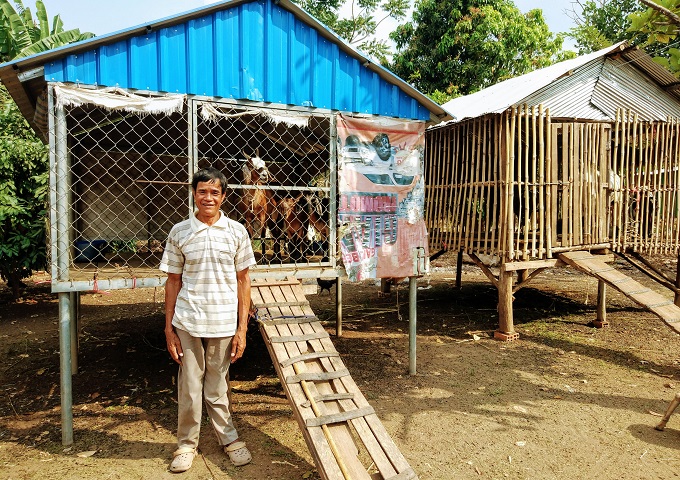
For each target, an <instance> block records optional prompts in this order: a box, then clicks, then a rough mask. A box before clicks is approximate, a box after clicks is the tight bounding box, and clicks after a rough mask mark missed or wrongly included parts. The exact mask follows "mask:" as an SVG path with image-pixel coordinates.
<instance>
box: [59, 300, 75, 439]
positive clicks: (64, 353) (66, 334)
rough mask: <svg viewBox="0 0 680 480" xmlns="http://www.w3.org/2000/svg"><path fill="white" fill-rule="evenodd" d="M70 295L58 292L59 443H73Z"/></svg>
mask: <svg viewBox="0 0 680 480" xmlns="http://www.w3.org/2000/svg"><path fill="white" fill-rule="evenodd" d="M70 297H71V295H70V294H69V293H60V294H59V363H60V367H61V368H60V370H61V374H60V380H61V443H62V445H71V444H73V391H72V388H71V387H72V383H71V375H72V373H71V323H72V319H71V305H70V304H71V300H70Z"/></svg>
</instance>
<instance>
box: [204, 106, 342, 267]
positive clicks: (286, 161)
mask: <svg viewBox="0 0 680 480" xmlns="http://www.w3.org/2000/svg"><path fill="white" fill-rule="evenodd" d="M196 132H197V135H196V148H197V155H198V168H204V167H207V166H213V167H215V168H217V169H219V170H221V171H222V172H224V173H225V175H226V176H227V182H228V186H229V190H228V193H227V198H226V201H225V203H224V205H223V207H222V210H223V211H224V212H225V213H226V214H227V215H228V216H229V217H230V218H232V219H234V220H237V221H240V222H241V223H243V224H244V225H245V226H246V228H247V229H248V232H249V233H250V236H251V239H252V241H253V250H254V251H255V256H256V259H257V261H258V264H259V265H264V266H267V267H278V266H286V265H290V264H295V265H296V266H300V265H302V266H306V265H311V264H319V263H322V262H325V263H327V262H328V261H329V257H330V253H329V247H330V243H329V238H330V236H329V233H330V215H329V212H330V211H331V195H330V192H331V175H330V140H329V139H330V136H329V132H330V117H329V116H312V115H309V114H307V113H301V112H293V111H286V110H273V109H267V110H264V109H253V108H246V107H242V106H239V105H234V104H219V103H216V102H201V103H200V104H199V105H198V120H197V127H196Z"/></svg>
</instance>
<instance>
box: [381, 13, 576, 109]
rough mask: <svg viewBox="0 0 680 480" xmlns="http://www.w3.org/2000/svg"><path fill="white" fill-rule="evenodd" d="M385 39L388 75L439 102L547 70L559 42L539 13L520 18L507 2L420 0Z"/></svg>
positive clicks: (554, 58)
mask: <svg viewBox="0 0 680 480" xmlns="http://www.w3.org/2000/svg"><path fill="white" fill-rule="evenodd" d="M390 38H392V40H393V41H394V42H395V43H396V46H397V53H396V54H395V56H394V59H393V61H392V63H391V65H390V68H391V69H392V71H394V72H395V73H396V74H397V75H400V76H401V77H402V78H404V79H406V80H407V81H409V82H410V83H412V84H413V85H414V86H416V87H417V88H419V89H420V90H422V91H424V92H426V93H428V94H430V95H431V96H432V97H433V98H437V99H438V100H439V101H442V100H443V99H447V98H451V97H454V96H458V95H466V94H469V93H473V92H475V91H477V90H480V89H482V88H485V87H487V86H490V85H493V84H495V83H497V82H499V81H502V80H506V79H508V78H511V77H514V76H517V75H522V74H524V73H527V72H529V71H532V70H535V69H537V68H542V67H545V66H548V65H550V64H552V63H554V61H556V60H558V59H560V58H561V57H560V52H561V48H562V41H563V38H562V36H560V35H554V34H552V33H551V32H550V30H549V28H548V25H547V24H546V23H545V20H544V19H543V14H542V11H541V10H540V9H536V10H531V11H530V12H528V13H526V14H523V13H522V12H521V11H520V10H519V9H517V7H515V5H514V3H513V2H512V1H511V0H476V1H475V0H419V1H417V3H416V6H415V10H414V12H413V18H412V21H411V22H408V23H406V24H404V25H401V26H399V27H398V28H397V30H396V31H394V32H393V33H392V34H391V35H390Z"/></svg>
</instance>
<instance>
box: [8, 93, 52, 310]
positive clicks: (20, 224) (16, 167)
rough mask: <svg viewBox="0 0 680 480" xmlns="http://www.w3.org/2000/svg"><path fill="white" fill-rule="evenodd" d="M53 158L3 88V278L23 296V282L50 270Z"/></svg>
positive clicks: (17, 293)
mask: <svg viewBox="0 0 680 480" xmlns="http://www.w3.org/2000/svg"><path fill="white" fill-rule="evenodd" d="M47 167H48V155H47V147H46V146H45V145H43V143H42V142H41V141H40V140H39V139H38V138H37V137H36V136H35V134H34V133H33V130H31V127H30V126H29V125H28V123H27V122H26V120H25V119H24V117H23V116H22V115H21V112H19V109H18V107H17V106H16V104H15V103H14V101H13V100H12V99H11V98H10V96H9V94H8V93H7V90H6V89H5V87H0V274H1V275H2V277H3V278H5V279H6V280H7V282H8V284H9V285H10V286H11V287H12V288H13V293H14V297H15V298H17V297H18V296H19V285H20V284H21V279H22V278H24V277H26V276H28V275H30V274H31V272H32V271H33V270H34V269H39V268H44V267H45V221H46V206H45V205H46V197H47V187H48V185H47V183H48V175H47V171H48V170H47Z"/></svg>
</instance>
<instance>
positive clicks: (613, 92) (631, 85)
mask: <svg viewBox="0 0 680 480" xmlns="http://www.w3.org/2000/svg"><path fill="white" fill-rule="evenodd" d="M650 61H651V60H650ZM655 65H656V64H655ZM667 73H668V75H670V77H671V78H673V79H675V77H674V76H673V75H671V74H670V72H667ZM657 78H658V76H657ZM668 80H670V79H669V78H667V79H666V81H668ZM591 101H592V103H593V105H596V106H597V107H598V108H600V109H601V110H602V111H604V112H606V113H607V115H608V116H609V118H610V119H612V120H613V119H615V118H616V110H617V109H619V108H626V109H630V110H632V111H633V112H635V113H637V114H638V115H639V116H640V119H641V120H646V121H652V120H659V121H665V120H666V119H667V118H668V117H669V116H670V117H675V118H680V102H678V99H677V98H676V97H675V96H673V95H672V94H670V93H668V92H667V91H666V90H665V89H663V88H661V87H660V86H659V85H658V84H657V83H656V82H655V81H654V80H653V79H652V77H649V76H646V75H645V74H643V73H642V72H641V71H640V70H638V69H637V68H636V67H635V66H633V64H632V63H631V61H630V60H626V59H625V57H623V56H621V57H618V58H607V59H605V61H604V68H603V69H602V74H601V75H600V77H599V81H598V82H597V86H596V87H595V90H594V91H593V97H592V99H591Z"/></svg>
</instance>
